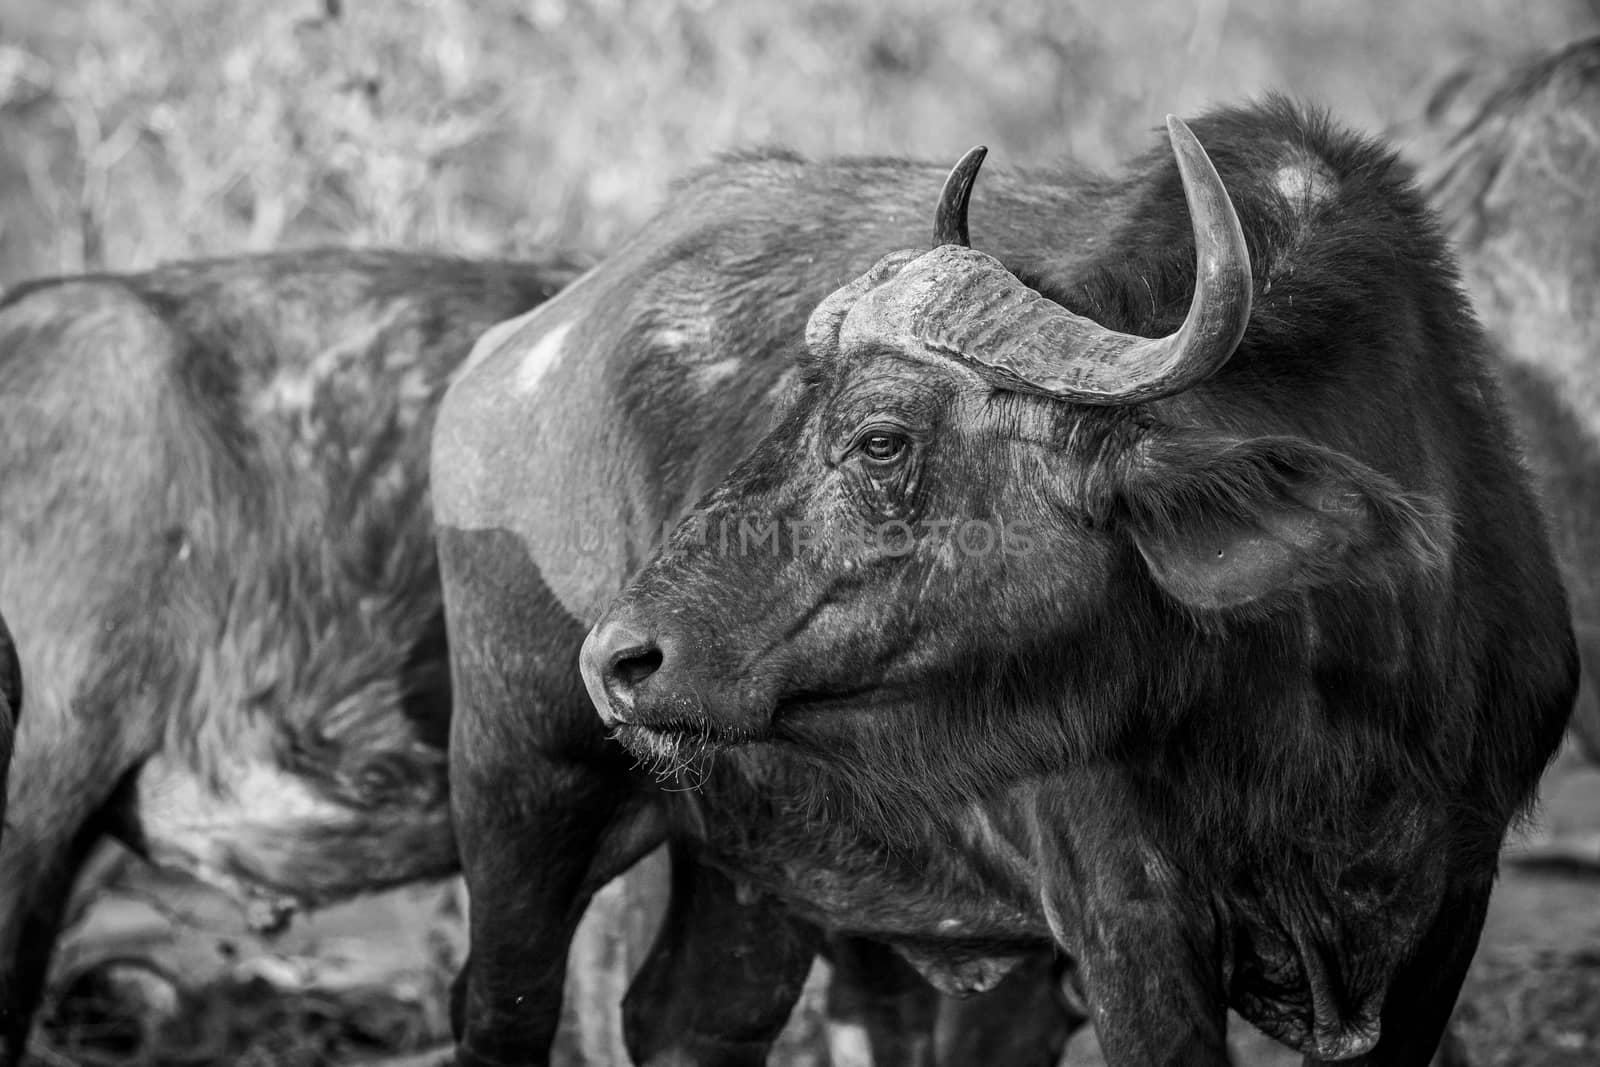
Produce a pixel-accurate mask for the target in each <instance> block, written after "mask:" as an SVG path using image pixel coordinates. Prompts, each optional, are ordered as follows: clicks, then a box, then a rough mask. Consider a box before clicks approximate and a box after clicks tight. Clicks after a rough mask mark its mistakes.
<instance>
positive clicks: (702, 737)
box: [610, 719, 756, 789]
mask: <svg viewBox="0 0 1600 1067" xmlns="http://www.w3.org/2000/svg"><path fill="white" fill-rule="evenodd" d="M610 737H611V739H612V740H613V741H616V742H617V743H618V744H620V745H621V746H622V747H623V748H625V749H627V750H628V752H629V753H630V754H631V755H632V756H633V757H634V759H635V760H637V761H638V762H637V764H636V766H638V767H640V768H643V769H644V770H646V771H648V772H649V773H650V774H651V775H652V776H653V777H654V778H655V779H656V781H657V782H659V783H662V784H666V783H668V782H676V783H684V784H687V786H688V788H691V789H693V788H697V787H698V786H699V785H701V784H702V783H704V782H705V780H706V778H707V777H708V776H709V775H710V773H711V765H712V763H713V761H714V759H715V757H716V754H717V753H718V752H720V751H722V750H723V749H725V748H728V747H731V746H733V745H738V744H742V743H745V742H748V741H753V740H756V738H753V737H751V736H749V735H747V734H744V733H742V732H739V731H730V730H723V729H718V728H716V727H714V726H712V725H711V724H710V723H707V722H704V721H693V720H688V719H675V720H671V721H668V722H663V723H654V724H652V725H649V726H645V725H642V724H640V723H618V724H617V725H615V726H613V727H612V729H611V733H610Z"/></svg>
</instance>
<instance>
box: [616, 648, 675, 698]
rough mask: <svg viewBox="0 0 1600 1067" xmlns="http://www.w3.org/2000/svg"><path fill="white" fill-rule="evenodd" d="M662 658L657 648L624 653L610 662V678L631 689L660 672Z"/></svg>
mask: <svg viewBox="0 0 1600 1067" xmlns="http://www.w3.org/2000/svg"><path fill="white" fill-rule="evenodd" d="M663 658H664V657H663V656H662V654H661V650H660V649H659V648H643V649H639V650H637V651H630V652H624V653H622V654H621V655H619V656H618V657H617V658H616V659H614V660H612V661H611V674H612V677H614V678H616V679H617V681H619V682H621V683H622V684H623V685H625V686H628V687H629V688H630V689H631V688H633V687H634V686H637V685H638V684H639V683H641V682H643V681H644V680H645V679H646V678H648V677H650V676H651V675H652V674H654V673H656V671H658V670H660V669H661V663H662V660H663Z"/></svg>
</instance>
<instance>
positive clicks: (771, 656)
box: [581, 119, 1438, 773]
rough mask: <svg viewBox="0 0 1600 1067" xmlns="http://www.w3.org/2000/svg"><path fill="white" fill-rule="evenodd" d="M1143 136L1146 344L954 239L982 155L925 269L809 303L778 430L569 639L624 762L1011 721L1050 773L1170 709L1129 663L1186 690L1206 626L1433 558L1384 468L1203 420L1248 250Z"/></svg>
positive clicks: (1195, 156) (950, 740)
mask: <svg viewBox="0 0 1600 1067" xmlns="http://www.w3.org/2000/svg"><path fill="white" fill-rule="evenodd" d="M1168 134H1169V138H1170V141H1171V146H1172V149H1173V151H1174V152H1175V154H1176V159H1177V168H1178V175H1179V177H1180V178H1181V185H1182V188H1183V191H1184V194H1185V199H1186V200H1187V204H1188V210H1189V215H1190V220H1191V224H1192V231H1193V237H1194V254H1195V260H1196V264H1197V270H1198V274H1197V276H1196V278H1195V280H1194V284H1193V286H1192V296H1190V292H1189V286H1188V285H1187V283H1186V282H1185V283H1183V284H1182V285H1181V286H1180V288H1181V289H1182V290H1183V293H1184V296H1187V297H1189V299H1188V301H1187V311H1186V312H1185V311H1184V309H1183V308H1184V305H1183V302H1182V301H1181V299H1180V301H1179V302H1178V303H1177V304H1176V305H1175V306H1173V307H1171V308H1163V309H1161V311H1162V312H1163V313H1165V314H1166V315H1167V321H1168V322H1169V323H1171V322H1173V321H1175V320H1176V319H1178V317H1179V316H1180V315H1181V316H1182V318H1181V324H1178V325H1177V326H1176V329H1174V330H1172V331H1171V332H1170V333H1168V334H1167V335H1166V336H1161V337H1154V338H1151V337H1144V336H1137V335H1134V334H1131V333H1123V332H1118V331H1116V330H1113V329H1110V328H1108V327H1106V326H1104V325H1102V324H1100V323H1097V322H1095V321H1091V319H1089V318H1087V317H1085V316H1083V315H1079V314H1075V313H1074V312H1072V311H1070V310H1068V309H1067V307H1065V306H1064V305H1063V304H1062V303H1059V302H1057V301H1055V300H1052V299H1050V298H1049V297H1047V296H1045V295H1043V294H1041V293H1040V292H1038V291H1036V290H1035V289H1034V288H1030V287H1029V286H1028V285H1027V284H1025V283H1024V282H1023V281H1022V280H1021V279H1019V278H1018V277H1017V276H1016V275H1015V274H1013V273H1012V272H1011V271H1009V270H1008V269H1007V268H1006V267H1005V266H1003V265H1002V264H1001V262H1000V261H999V260H997V259H995V258H993V257H991V256H989V255H987V254H985V253H983V252H981V251H978V250H975V249H973V248H971V247H968V245H967V237H966V235H967V229H966V208H967V198H968V194H969V193H970V190H971V186H972V180H973V177H974V176H975V174H976V171H977V168H978V166H979V164H980V162H981V160H982V156H983V150H981V149H977V150H974V151H973V152H971V153H969V154H968V155H967V157H966V158H964V159H963V160H962V161H961V162H960V163H959V164H958V165H957V167H956V168H955V170H954V171H953V172H952V173H951V176H950V178H949V180H948V181H947V183H946V187H945V191H944V194H943V195H942V197H941V202H940V204H939V206H938V210H937V215H936V219H937V222H936V240H935V245H936V247H934V248H933V249H932V250H931V251H921V250H911V251H899V252H895V253H893V254H891V255H889V256H886V257H885V258H883V259H882V260H881V261H880V262H879V263H878V264H877V265H876V266H874V267H873V268H872V269H871V270H870V271H868V272H867V273H866V274H865V275H863V276H862V277H860V278H859V279H857V280H856V281H854V282H851V283H850V284H848V285H846V286H845V287H844V288H842V289H840V290H838V291H837V292H835V293H833V294H832V295H831V296H829V297H828V298H827V299H825V300H824V301H822V303H821V304H820V305H819V306H818V307H817V308H816V310H815V312H814V313H813V314H812V316H811V320H810V322H809V324H808V327H807V330H806V348H807V352H806V354H805V355H804V357H803V358H802V366H801V374H800V380H799V383H798V385H797V388H796V390H795V395H794V398H793V400H792V402H791V403H790V406H789V407H788V409H787V410H786V411H785V412H784V414H783V416H782V418H781V419H780V420H779V422H778V424H777V425H776V427H775V428H774V429H773V430H772V431H771V432H770V433H769V434H768V435H767V437H766V438H765V439H764V440H763V441H762V442H761V443H760V444H759V446H758V447H757V448H756V449H755V450H754V451H753V452H752V453H751V454H750V455H749V456H748V457H747V458H746V459H745V460H744V461H743V462H742V463H741V464H740V465H738V466H737V467H736V468H735V469H734V470H733V472H732V473H731V474H730V475H729V476H728V477H727V478H726V479H725V480H724V481H723V483H722V484H721V485H720V486H718V487H717V488H716V489H714V490H713V491H712V492H711V493H710V494H709V495H708V496H707V497H706V498H705V499H704V500H702V501H701V503H700V506H699V508H698V509H697V511H696V512H695V513H694V514H693V515H692V516H691V517H690V518H689V519H687V520H686V521H685V522H684V523H683V524H682V525H681V526H679V527H678V528H677V529H676V530H675V532H674V533H673V535H672V536H671V537H670V538H669V539H668V541H667V543H666V544H665V546H664V547H663V549H662V551H661V552H660V554H659V555H658V556H657V558H655V559H654V560H653V561H652V562H651V563H650V564H649V565H648V566H647V567H645V568H644V570H643V571H642V572H641V573H640V574H639V575H638V576H637V577H636V579H635V580H634V581H633V583H632V584H631V586H630V587H629V588H628V589H627V590H625V591H624V592H623V593H622V595H621V596H619V597H618V598H617V600H616V601H614V602H613V604H612V605H611V606H610V608H609V609H608V610H607V611H606V613H605V615H604V616H603V617H602V618H601V619H600V621H599V622H598V624H597V625H596V626H595V627H594V629H593V631H592V632H591V633H590V635H589V637H588V640H587V641H586V642H585V644H584V648H583V652H582V656H581V666H582V672H583V677H584V680H585V682H586V684H587V686H588V689H589V693H590V696H591V697H592V698H593V700H594V702H595V704H596V706H597V707H598V709H599V711H600V714H601V716H602V717H603V718H604V719H605V721H606V722H607V723H609V724H611V725H612V726H613V727H614V728H615V729H616V730H617V733H618V736H619V738H620V739H621V740H622V741H623V742H624V743H625V744H627V745H629V747H630V748H632V749H634V750H635V751H636V752H638V753H640V754H645V755H654V756H662V755H668V754H672V753H675V752H677V751H678V750H679V748H680V747H681V746H680V742H682V741H683V740H684V739H686V738H692V739H693V740H694V741H695V742H696V743H697V744H703V743H704V742H706V741H707V740H709V741H712V742H717V741H724V742H729V741H731V742H737V741H760V740H777V741H784V742H791V743H795V744H797V745H799V746H800V747H801V748H802V749H807V748H809V749H811V750H812V751H815V752H821V753H825V754H826V755H827V757H828V758H829V759H839V760H846V759H849V758H851V753H855V754H856V755H858V756H860V758H863V759H868V758H870V759H880V758H881V759H890V760H893V759H895V758H897V757H896V756H895V755H894V753H895V752H897V751H901V750H904V751H910V750H912V749H919V748H920V749H922V750H929V749H940V750H951V749H954V748H959V747H963V746H964V751H963V753H962V754H963V756H964V757H967V756H971V757H973V759H974V760H976V759H979V758H980V757H981V756H982V755H983V754H984V753H983V752H980V751H976V750H977V749H983V748H984V747H985V746H986V745H989V742H990V741H991V740H992V739H994V738H995V737H997V736H1000V735H1004V734H1026V733H1028V731H1026V730H1014V729H1010V728H1009V727H1007V726H1006V725H1005V724H1006V723H1010V722H1013V721H1015V717H1016V716H1018V715H1022V714H1026V712H1025V711H1024V710H1022V707H1023V706H1024V705H1027V706H1032V707H1035V708H1038V709H1045V708H1048V709H1049V710H1048V711H1047V712H1042V713H1043V714H1044V715H1045V716H1046V717H1047V718H1048V719H1049V721H1050V722H1051V724H1052V726H1051V729H1052V730H1053V731H1055V733H1054V734H1053V735H1052V737H1051V739H1050V740H1048V741H1045V740H1043V739H1041V738H1039V737H1038V735H1036V734H1035V735H1033V736H1034V739H1035V742H1037V744H1036V748H1037V752H1038V753H1039V754H1040V758H1041V760H1043V762H1044V763H1046V764H1048V763H1049V762H1050V761H1051V760H1055V759H1056V758H1057V757H1056V756H1055V755H1051V756H1048V757H1047V756H1044V755H1043V754H1044V753H1045V752H1047V751H1048V752H1053V753H1060V752H1061V751H1064V750H1065V751H1076V752H1078V753H1083V752H1085V751H1087V750H1089V749H1091V748H1094V747H1096V746H1103V745H1107V744H1111V745H1114V744H1116V743H1118V736H1119V731H1121V732H1122V734H1123V735H1126V732H1127V731H1128V730H1129V729H1132V728H1133V727H1132V726H1131V725H1130V717H1129V712H1130V710H1134V709H1139V708H1149V707H1154V706H1158V705H1161V704H1163V703H1171V702H1172V701H1174V700H1176V699H1178V697H1177V694H1176V693H1175V692H1174V691H1173V690H1172V684H1173V683H1171V682H1170V681H1169V679H1170V677H1171V676H1172V675H1173V674H1174V673H1176V672H1175V671H1168V672H1167V673H1166V674H1165V675H1164V674H1163V672H1162V670H1161V669H1160V668H1159V667H1158V666H1157V661H1160V660H1162V659H1173V660H1176V659H1177V658H1178V657H1181V656H1183V655H1186V654H1189V655H1190V662H1189V663H1188V664H1187V665H1186V667H1185V670H1186V671H1189V672H1191V673H1192V672H1200V673H1203V672H1204V669H1205V668H1203V667H1202V666H1201V663H1200V660H1199V659H1196V658H1195V657H1194V655H1193V654H1190V653H1185V651H1184V649H1185V648H1191V649H1192V647H1194V646H1195V644H1196V643H1197V642H1198V643H1204V642H1205V641H1207V640H1215V634H1216V632H1217V629H1218V627H1219V626H1221V625H1223V624H1224V623H1226V622H1228V621H1230V620H1237V619H1246V620H1251V619H1255V620H1259V619H1262V618H1267V617H1271V616H1273V615H1274V614H1275V613H1278V612H1280V611H1281V610H1284V609H1287V608H1289V607H1291V606H1292V605H1294V604H1296V603H1297V602H1299V601H1301V600H1302V599H1303V598H1304V596H1305V595H1306V594H1308V593H1310V592H1314V591H1319V590H1324V589H1330V588H1339V589H1347V588H1360V587H1370V586H1371V585H1373V584H1380V585H1387V586H1390V587H1393V586H1395V585H1397V584H1400V582H1399V579H1398V572H1399V571H1401V570H1404V569H1407V568H1412V569H1414V568H1415V567H1416V566H1418V560H1419V558H1422V559H1427V558H1429V557H1430V555H1432V556H1433V557H1435V558H1436V557H1437V555H1438V553H1437V551H1436V549H1435V548H1434V545H1435V544H1436V541H1435V540H1434V539H1433V538H1432V537H1431V536H1430V533H1429V527H1430V525H1431V523H1430V522H1429V520H1428V519H1427V517H1426V514H1425V509H1424V508H1422V507H1420V506H1419V504H1418V502H1417V500H1416V499H1415V498H1412V497H1410V496H1408V495H1407V494H1406V493H1405V492H1403V491H1402V490H1401V489H1400V487H1399V486H1397V485H1396V484H1395V483H1394V482H1393V481H1392V480H1390V479H1389V478H1388V477H1386V476H1385V475H1383V474H1381V473H1379V472H1377V471H1376V470H1374V469H1372V468H1371V467H1369V466H1366V465H1364V464H1362V463H1360V462H1358V461H1356V460H1354V459H1352V458H1350V457H1349V456H1347V455H1345V454H1343V453H1341V452H1338V451H1335V450H1333V449H1329V448H1326V447H1323V446H1322V445H1319V444H1317V443H1315V442H1314V441H1313V440H1310V439H1308V438H1306V437H1299V436H1293V435H1286V434H1283V433H1281V432H1279V433H1271V434H1254V433H1251V432H1250V428H1249V427H1248V426H1241V425H1240V424H1239V422H1240V420H1239V419H1237V418H1231V419H1230V418H1215V417H1211V416H1210V415H1208V410H1209V409H1208V402H1207V400H1206V394H1208V393H1216V392H1219V391H1225V390H1226V388H1227V384H1226V376H1223V377H1222V378H1220V379H1218V378H1215V377H1214V376H1216V375H1217V373H1218V371H1219V370H1220V369H1221V368H1223V366H1224V365H1225V364H1227V363H1228V361H1229V360H1230V357H1232V356H1233V354H1234V351H1235V349H1236V348H1238V347H1239V346H1240V343H1241V339H1242V338H1243V337H1244V335H1245V332H1246V326H1247V324H1248V322H1249V320H1250V312H1251V304H1252V284H1253V283H1252V271H1251V264H1250V255H1249V251H1248V249H1247V246H1246V241H1245V236H1244V232H1243V229H1242V227H1241V224H1240V220H1239V217H1238V215H1237V214H1236V212H1235V208H1234V205H1233V203H1232V201H1231V200H1230V198H1229V195H1228V192H1227V190H1226V189H1225V188H1224V187H1223V184H1222V181H1221V179H1220V178H1219V176H1218V173H1217V171H1216V169H1215V168H1214V167H1213V166H1212V163H1211V160H1210V159H1209V158H1208V156H1207V155H1206V153H1205V151H1204V150H1203V149H1202V148H1201V146H1200V143H1199V142H1198V141H1197V140H1196V138H1195V137H1194V135H1193V134H1192V133H1191V132H1190V130H1189V129H1188V127H1187V126H1185V125H1184V124H1183V123H1182V122H1180V121H1178V120H1176V119H1169V121H1168ZM1172 206H1173V208H1174V209H1175V208H1176V204H1173V205H1172ZM1134 277H1137V275H1134ZM1141 295H1142V290H1141ZM1151 295H1152V296H1153V295H1154V291H1152V294H1151ZM1148 302H1149V298H1146V303H1147V304H1148ZM1186 643H1187V644H1186ZM1211 669H1213V671H1215V665H1214V664H1213V666H1212V668H1211ZM958 724H959V725H958ZM868 736H872V737H876V738H878V739H879V740H878V741H876V742H874V744H876V745H877V748H876V750H874V751H872V752H867V751H866V750H864V749H862V748H861V743H862V739H863V738H864V737H868ZM884 739H888V740H884ZM1058 742H1059V743H1058ZM695 751H698V749H695ZM993 754H994V755H995V756H996V757H997V760H998V759H1001V758H1002V757H1001V754H1000V753H998V752H996V753H993ZM1025 757H1026V753H1024V754H1023V756H1022V757H1019V756H1018V754H1017V753H1016V752H1009V753H1007V754H1005V755H1004V756H1003V759H1004V760H1011V761H1015V760H1016V759H1018V758H1025ZM968 762H969V763H971V762H973V760H968ZM1011 765H1013V766H1014V762H1013V764H1011ZM914 766H917V765H916V764H911V763H908V764H907V767H908V769H909V768H911V767H914ZM922 766H925V765H922ZM908 773H909V770H908Z"/></svg>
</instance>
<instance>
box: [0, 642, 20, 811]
mask: <svg viewBox="0 0 1600 1067" xmlns="http://www.w3.org/2000/svg"><path fill="white" fill-rule="evenodd" d="M21 711H22V665H21V664H19V663H18V662H17V650H16V647H15V646H14V645H13V644H12V643H11V631H10V630H8V629H6V620H5V619H0V840H4V839H5V833H4V826H5V821H6V789H5V786H6V777H7V773H8V772H9V771H10V769H11V742H12V739H13V737H14V736H15V734H16V731H17V715H18V714H19V713H20V712H21Z"/></svg>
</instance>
